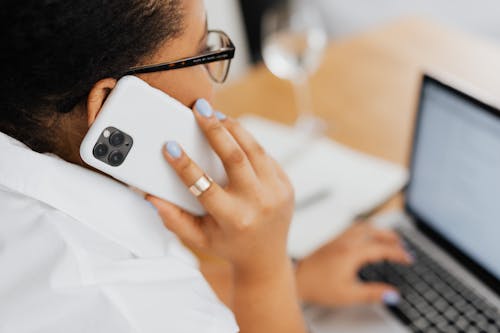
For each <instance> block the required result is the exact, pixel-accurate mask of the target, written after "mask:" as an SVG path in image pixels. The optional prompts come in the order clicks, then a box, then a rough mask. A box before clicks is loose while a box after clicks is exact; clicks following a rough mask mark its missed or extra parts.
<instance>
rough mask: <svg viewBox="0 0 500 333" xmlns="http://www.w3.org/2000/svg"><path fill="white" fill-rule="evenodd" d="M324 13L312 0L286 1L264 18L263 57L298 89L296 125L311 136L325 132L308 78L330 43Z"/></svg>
mask: <svg viewBox="0 0 500 333" xmlns="http://www.w3.org/2000/svg"><path fill="white" fill-rule="evenodd" d="M327 40H328V38H327V34H326V31H325V27H324V23H323V21H322V18H321V13H320V11H319V9H318V8H317V7H315V5H314V3H313V2H311V1H310V0H297V1H286V2H285V3H281V4H279V5H278V6H275V7H273V8H271V9H270V10H269V11H267V12H266V13H265V15H264V17H263V21H262V45H263V50H262V54H263V58H264V63H265V64H266V66H267V68H268V69H269V70H270V71H271V72H272V73H273V74H274V75H275V76H277V77H279V78H281V79H284V80H288V81H290V82H291V83H292V85H293V86H294V89H295V96H296V100H297V108H298V118H297V121H296V123H295V126H296V127H297V128H298V129H299V130H300V131H302V132H304V133H306V134H308V135H317V134H322V133H323V132H324V131H325V130H326V124H325V122H323V121H322V120H321V119H320V118H318V117H316V116H315V115H314V112H313V107H312V101H311V92H310V86H309V77H310V76H311V75H312V74H313V73H314V72H315V71H316V70H317V69H318V67H319V65H320V63H321V60H322V58H323V54H324V51H325V48H326V45H327Z"/></svg>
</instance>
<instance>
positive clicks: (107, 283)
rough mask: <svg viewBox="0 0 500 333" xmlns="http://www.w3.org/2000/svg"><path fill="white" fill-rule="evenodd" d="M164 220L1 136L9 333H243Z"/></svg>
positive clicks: (1, 311) (3, 291) (1, 263)
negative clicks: (165, 225) (166, 226)
mask: <svg viewBox="0 0 500 333" xmlns="http://www.w3.org/2000/svg"><path fill="white" fill-rule="evenodd" d="M237 331H238V326H237V324H236V321H235V319H234V316H233V314H232V313H231V311H230V310H229V309H228V308H226V307H225V306H224V305H223V304H222V303H221V302H220V301H219V300H218V299H217V296H216V295H215V293H214V292H213V291H212V290H211V289H210V286H209V285H208V284H207V282H206V281H205V280H204V278H203V276H202V275H201V273H200V272H199V270H198V263H197V261H196V259H195V258H194V257H193V256H192V255H191V253H190V252H189V251H188V250H187V249H186V248H184V247H183V246H182V244H181V243H180V242H179V241H178V239H177V238H176V237H175V235H173V234H172V233H171V232H169V231H168V230H166V229H165V228H164V226H163V224H162V221H161V220H160V218H159V217H158V215H157V214H156V212H155V210H154V209H153V208H152V207H151V206H149V205H148V203H147V202H146V201H145V200H144V199H143V198H142V197H141V196H139V195H137V194H136V193H134V192H133V191H132V190H130V189H128V188H127V187H126V186H124V185H122V184H120V183H119V182H116V181H114V180H112V179H110V178H108V177H105V176H103V175H100V174H98V173H97V172H93V171H90V170H87V169H85V168H82V167H80V166H76V165H73V164H70V163H68V162H66V161H64V160H62V159H60V158H58V157H55V156H50V155H46V154H39V153H36V152H34V151H32V150H30V149H29V148H27V147H26V146H25V145H23V144H22V143H20V142H18V141H16V140H14V139H12V138H10V137H8V136H6V135H4V134H2V133H0V332H1V333H4V332H5V333H7V332H8V333H10V332H15V333H25V332H37V333H45V332H46V333H58V332H61V333H68V332H71V333H79V332H88V333H101V332H102V333H110V332H120V333H126V332H141V333H142V332H144V333H146V332H147V333H155V332H158V333H159V332H161V333H167V332H175V333H183V332H213V333H224V332H237Z"/></svg>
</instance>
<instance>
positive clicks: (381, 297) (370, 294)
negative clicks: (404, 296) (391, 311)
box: [353, 282, 401, 306]
mask: <svg viewBox="0 0 500 333" xmlns="http://www.w3.org/2000/svg"><path fill="white" fill-rule="evenodd" d="M353 296H354V297H356V298H357V299H358V301H359V302H361V303H384V304H386V305H390V306H394V305H397V304H398V303H399V301H400V299H401V297H400V295H399V292H398V291H397V289H395V288H394V287H393V286H391V285H389V284H385V283H378V282H371V283H360V284H359V285H358V287H357V289H356V290H355V291H354V292H353Z"/></svg>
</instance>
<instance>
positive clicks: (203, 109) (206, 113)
mask: <svg viewBox="0 0 500 333" xmlns="http://www.w3.org/2000/svg"><path fill="white" fill-rule="evenodd" d="M195 108H196V110H197V111H198V113H199V114H201V115H202V116H203V117H205V118H210V117H211V116H212V115H213V114H214V110H213V109H212V106H210V103H208V102H207V100H206V99H204V98H201V99H199V100H197V101H196V104H195Z"/></svg>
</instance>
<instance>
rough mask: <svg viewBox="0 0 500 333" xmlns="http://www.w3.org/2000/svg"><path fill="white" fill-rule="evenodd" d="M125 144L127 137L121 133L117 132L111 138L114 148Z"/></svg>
mask: <svg viewBox="0 0 500 333" xmlns="http://www.w3.org/2000/svg"><path fill="white" fill-rule="evenodd" d="M124 142H125V135H123V133H121V132H118V131H116V132H114V133H113V134H111V136H110V137H109V143H111V145H112V146H114V147H118V146H121V145H122V144H123V143H124Z"/></svg>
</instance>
